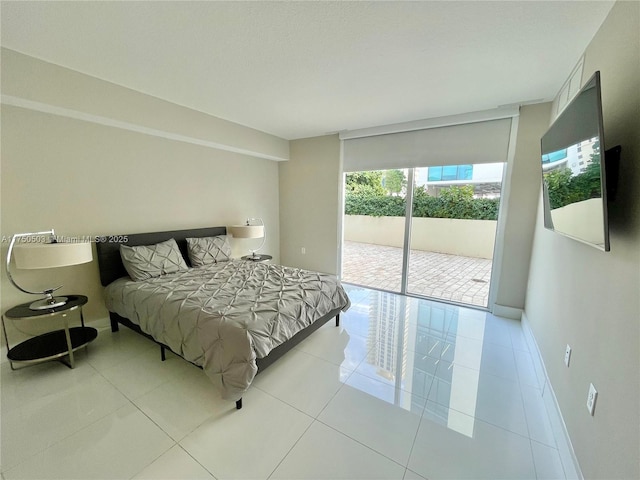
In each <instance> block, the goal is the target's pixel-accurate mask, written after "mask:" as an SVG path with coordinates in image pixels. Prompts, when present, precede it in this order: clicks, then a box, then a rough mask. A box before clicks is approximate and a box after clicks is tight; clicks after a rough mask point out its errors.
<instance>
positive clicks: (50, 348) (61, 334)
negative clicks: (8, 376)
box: [2, 295, 98, 370]
mask: <svg viewBox="0 0 640 480" xmlns="http://www.w3.org/2000/svg"><path fill="white" fill-rule="evenodd" d="M67 298H68V300H67V303H65V304H64V305H62V306H60V307H55V308H51V309H48V310H31V309H30V308H29V305H30V304H31V302H29V303H23V304H21V305H17V306H15V307H13V308H10V309H9V310H7V311H6V312H4V315H2V330H3V333H4V340H5V343H6V345H7V358H8V359H9V364H10V366H11V370H15V369H16V368H15V367H14V363H20V364H25V365H35V364H37V363H42V362H48V361H50V360H60V361H61V362H62V363H64V364H65V365H67V366H68V367H69V368H74V367H75V359H74V355H73V352H75V351H76V350H78V349H80V348H83V347H86V346H87V345H88V344H89V343H90V342H92V341H93V340H95V339H96V337H97V336H98V331H97V330H96V329H95V328H92V327H85V325H84V317H83V315H82V306H83V305H85V304H86V303H87V300H88V299H87V297H85V296H84V295H67ZM76 310H79V313H80V324H81V326H80V327H70V326H69V317H70V316H71V315H69V314H70V313H71V312H74V311H76ZM53 317H62V318H63V319H64V328H63V329H62V330H55V331H51V332H47V333H43V334H40V335H36V336H35V337H32V338H29V339H27V340H25V341H23V342H21V343H19V344H18V345H15V346H14V347H10V346H9V338H8V337H7V328H6V326H5V320H6V319H10V320H15V321H19V320H24V319H27V318H29V319H34V318H42V320H46V319H51V318H53ZM64 357H67V358H68V361H65V360H64Z"/></svg>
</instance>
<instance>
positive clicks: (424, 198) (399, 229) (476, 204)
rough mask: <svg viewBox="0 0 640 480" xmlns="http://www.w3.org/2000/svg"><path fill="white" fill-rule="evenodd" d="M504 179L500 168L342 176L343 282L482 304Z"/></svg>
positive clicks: (468, 166)
mask: <svg viewBox="0 0 640 480" xmlns="http://www.w3.org/2000/svg"><path fill="white" fill-rule="evenodd" d="M502 174H503V164H502V163H494V164H477V165H476V164H464V165H446V166H434V167H421V168H408V169H393V170H378V171H364V172H352V173H348V174H346V175H345V192H346V195H345V216H344V244H343V254H342V258H343V265H342V279H343V280H344V281H346V282H350V283H354V284H357V285H363V286H367V287H372V288H378V289H381V290H388V291H393V292H400V293H409V294H414V295H420V296H425V297H430V298H436V299H439V300H445V301H450V302H455V303H464V304H469V305H475V306H480V307H486V306H487V304H488V295H489V286H490V279H491V268H492V259H493V249H494V242H495V232H496V223H497V215H498V208H499V202H500V191H501V184H502ZM408 203H409V205H410V207H409V208H407V204H408Z"/></svg>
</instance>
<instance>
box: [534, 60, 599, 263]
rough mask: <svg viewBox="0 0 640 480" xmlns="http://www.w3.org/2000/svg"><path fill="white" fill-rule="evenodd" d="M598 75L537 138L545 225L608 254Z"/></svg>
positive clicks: (593, 77) (597, 73) (594, 76)
mask: <svg viewBox="0 0 640 480" xmlns="http://www.w3.org/2000/svg"><path fill="white" fill-rule="evenodd" d="M602 130H603V128H602V101H601V96H600V72H596V73H595V74H594V75H593V76H592V77H591V79H590V80H589V81H588V82H587V83H586V84H585V85H584V87H582V89H581V90H580V92H578V94H577V95H576V96H575V98H574V99H573V100H572V101H571V103H569V105H567V107H566V108H565V109H564V111H563V112H562V113H561V114H560V115H559V116H558V118H557V119H556V120H555V121H554V122H553V124H552V125H551V127H550V128H549V130H547V132H546V133H545V134H544V136H543V137H542V139H541V146H542V148H541V150H542V178H543V182H542V183H543V205H544V225H545V227H546V228H548V229H551V230H553V231H555V232H558V233H561V234H563V235H566V236H568V237H571V238H573V239H575V240H578V241H580V242H584V243H587V244H589V245H592V246H594V247H597V248H599V249H601V250H605V251H609V230H608V223H607V191H606V177H605V162H604V149H603V148H604V136H603V131H602Z"/></svg>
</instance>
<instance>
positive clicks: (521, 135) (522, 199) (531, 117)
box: [490, 103, 551, 318]
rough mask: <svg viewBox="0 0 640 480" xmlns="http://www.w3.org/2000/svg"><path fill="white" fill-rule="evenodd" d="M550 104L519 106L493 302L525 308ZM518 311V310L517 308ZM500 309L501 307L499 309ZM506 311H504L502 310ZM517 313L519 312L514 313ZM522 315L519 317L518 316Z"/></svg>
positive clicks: (502, 212)
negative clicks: (542, 139)
mask: <svg viewBox="0 0 640 480" xmlns="http://www.w3.org/2000/svg"><path fill="white" fill-rule="evenodd" d="M550 114H551V104H550V103H543V104H538V105H526V106H523V107H522V108H521V109H520V116H519V118H518V132H517V136H516V144H515V151H514V155H513V161H511V162H509V164H508V168H507V171H506V178H505V182H504V183H503V189H502V197H503V198H502V203H501V205H500V214H499V215H500V217H501V219H500V220H499V224H500V221H501V220H504V224H503V225H501V227H499V228H498V235H501V236H502V239H501V240H500V241H497V243H498V245H499V248H497V249H496V254H495V261H494V274H493V277H494V282H495V284H494V287H493V288H492V292H491V293H492V297H493V298H492V299H490V300H493V302H490V303H495V304H497V305H498V306H500V307H509V308H511V309H518V310H520V311H521V310H522V309H523V308H524V302H525V292H526V288H527V279H528V276H529V262H530V259H531V245H532V242H533V230H534V226H535V218H536V210H537V200H538V192H539V191H540V185H541V180H542V173H541V170H540V137H541V136H542V134H543V133H544V132H545V131H546V129H547V128H548V126H549V116H550ZM514 311H515V310H514ZM496 312H498V310H496ZM500 313H501V314H503V315H504V314H505V312H500ZM514 316H518V315H514ZM518 318H519V317H518Z"/></svg>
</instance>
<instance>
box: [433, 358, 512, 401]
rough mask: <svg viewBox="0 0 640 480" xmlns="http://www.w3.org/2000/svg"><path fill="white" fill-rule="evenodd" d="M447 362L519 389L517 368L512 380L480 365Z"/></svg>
mask: <svg viewBox="0 0 640 480" xmlns="http://www.w3.org/2000/svg"><path fill="white" fill-rule="evenodd" d="M434 360H438V359H434ZM440 360H442V359H440ZM442 361H443V362H447V361H446V360H442ZM447 363H450V364H451V365H456V366H459V367H463V368H467V369H469V370H473V371H474V372H478V373H480V374H481V375H485V376H488V377H491V378H497V379H500V380H504V381H505V382H509V383H511V384H513V385H517V386H518V389H519V390H521V388H520V381H519V378H518V377H517V375H518V372H517V370H516V380H513V379H511V378H507V377H503V376H500V375H496V374H494V373H490V372H487V371H486V370H482V366H481V367H480V368H474V367H467V366H466V365H462V364H460V363H454V362H447ZM520 395H521V396H522V391H520ZM522 406H523V408H524V403H523V405H522Z"/></svg>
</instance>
